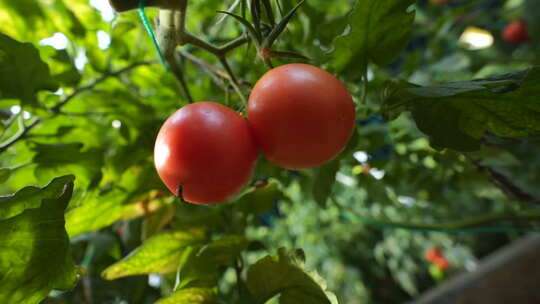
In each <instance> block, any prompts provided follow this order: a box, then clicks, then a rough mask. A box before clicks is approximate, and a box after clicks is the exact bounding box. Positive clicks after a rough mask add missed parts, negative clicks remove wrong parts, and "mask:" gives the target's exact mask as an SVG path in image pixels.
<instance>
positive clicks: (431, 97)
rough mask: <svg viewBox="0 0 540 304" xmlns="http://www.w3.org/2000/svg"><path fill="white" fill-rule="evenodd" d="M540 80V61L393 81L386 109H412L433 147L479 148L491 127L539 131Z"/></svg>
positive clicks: (504, 133) (501, 132)
mask: <svg viewBox="0 0 540 304" xmlns="http://www.w3.org/2000/svg"><path fill="white" fill-rule="evenodd" d="M539 82H540V67H533V68H530V69H528V70H525V71H521V72H516V73H510V74H504V75H500V76H495V77H491V78H486V79H477V80H471V81H463V82H452V83H446V84H441V85H434V86H427V87H420V86H417V85H414V84H411V83H407V82H394V83H390V84H388V85H387V86H386V87H385V89H384V93H383V95H384V96H383V100H382V102H383V112H384V113H385V115H386V116H387V117H388V118H390V119H392V118H396V117H397V116H399V114H401V113H402V112H404V111H410V112H412V115H413V118H414V120H415V122H416V125H417V126H418V128H419V129H420V130H421V131H422V132H424V133H425V134H427V135H428V136H429V137H430V139H431V144H432V146H434V147H438V148H451V149H455V150H459V151H474V150H478V149H479V147H480V140H481V138H482V137H483V136H484V135H485V134H487V133H489V134H492V135H495V136H499V137H527V136H537V135H540V102H539V100H538V97H537V96H539V95H540V86H538V83H539Z"/></svg>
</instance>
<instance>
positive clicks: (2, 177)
mask: <svg viewBox="0 0 540 304" xmlns="http://www.w3.org/2000/svg"><path fill="white" fill-rule="evenodd" d="M11 171H12V170H11V169H9V168H0V184H2V183H4V182H5V181H7V180H8V179H9V176H10V175H11ZM0 202H1V199H0ZM1 214H2V210H0V218H1V217H2V216H1Z"/></svg>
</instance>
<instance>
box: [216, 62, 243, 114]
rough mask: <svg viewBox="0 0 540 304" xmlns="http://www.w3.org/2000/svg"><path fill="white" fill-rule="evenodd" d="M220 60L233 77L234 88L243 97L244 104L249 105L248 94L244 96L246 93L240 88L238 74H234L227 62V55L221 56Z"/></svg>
mask: <svg viewBox="0 0 540 304" xmlns="http://www.w3.org/2000/svg"><path fill="white" fill-rule="evenodd" d="M218 58H219V61H220V62H221V65H223V68H225V70H226V71H227V73H228V74H229V77H230V78H231V85H232V87H233V89H234V90H235V91H236V93H237V94H238V96H239V97H240V99H242V103H243V104H244V106H247V99H246V96H244V93H242V90H241V89H240V86H239V85H238V80H237V79H236V76H234V73H233V71H232V69H231V67H230V66H229V63H228V62H227V58H225V56H219V57H218Z"/></svg>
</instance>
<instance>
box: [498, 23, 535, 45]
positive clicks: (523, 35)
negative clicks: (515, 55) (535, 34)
mask: <svg viewBox="0 0 540 304" xmlns="http://www.w3.org/2000/svg"><path fill="white" fill-rule="evenodd" d="M502 38H503V39H504V40H505V41H507V42H510V43H514V44H521V43H524V42H527V41H529V34H528V32H527V23H525V22H524V21H512V22H510V23H509V24H507V25H506V27H505V28H504V29H503V31H502Z"/></svg>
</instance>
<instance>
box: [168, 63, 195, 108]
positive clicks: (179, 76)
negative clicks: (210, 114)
mask: <svg viewBox="0 0 540 304" xmlns="http://www.w3.org/2000/svg"><path fill="white" fill-rule="evenodd" d="M167 62H168V63H169V66H170V67H171V72H172V73H173V75H174V77H175V78H176V80H177V81H178V84H180V90H181V91H182V95H184V98H185V99H186V101H187V103H193V97H191V93H190V91H189V87H188V85H187V82H186V78H185V77H184V70H183V69H182V67H181V66H180V63H179V62H178V59H177V58H176V56H175V53H172V54H171V55H170V56H168V57H167Z"/></svg>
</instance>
